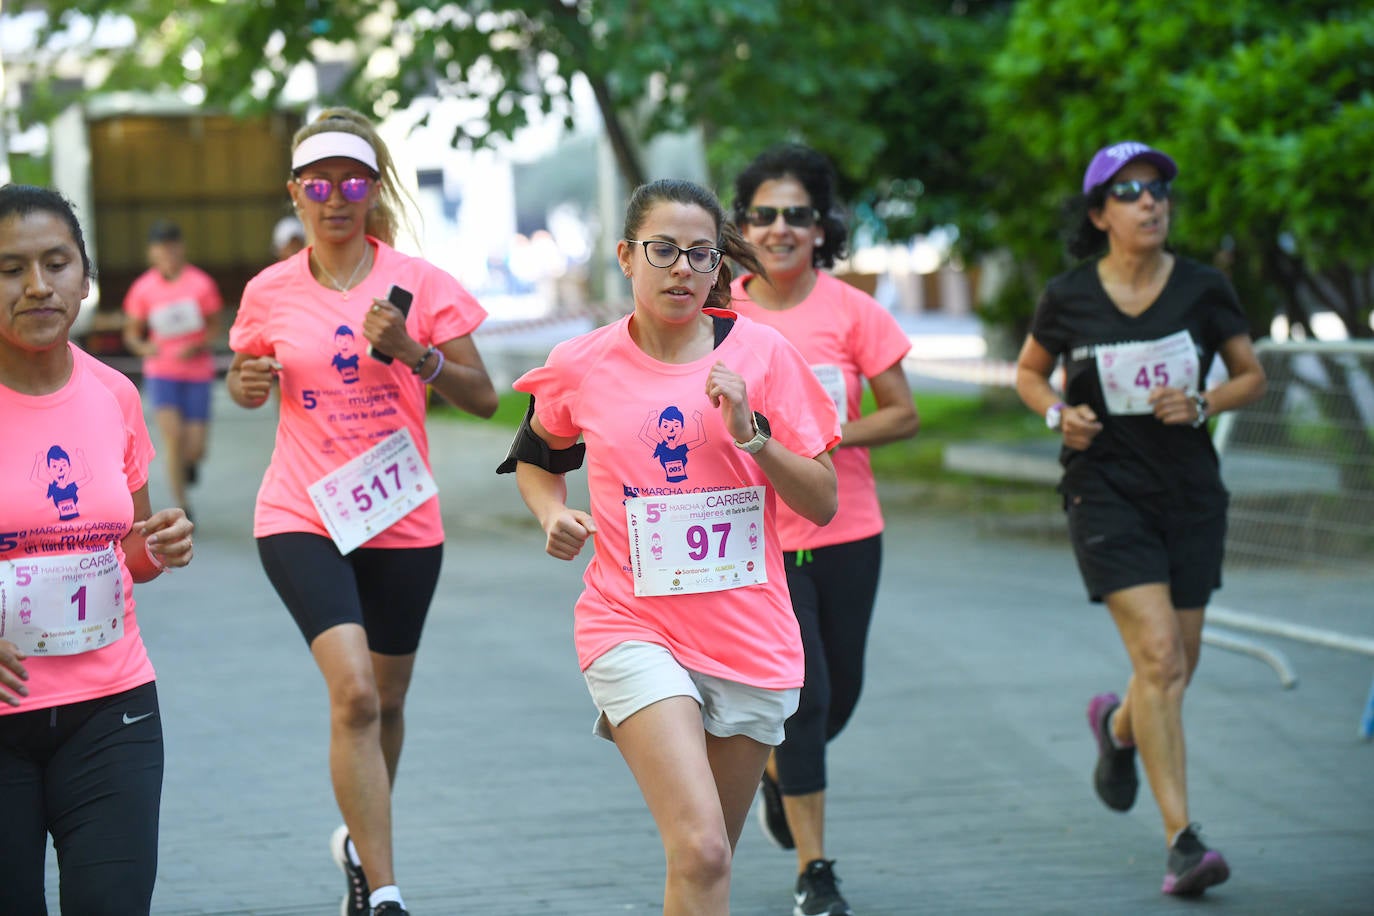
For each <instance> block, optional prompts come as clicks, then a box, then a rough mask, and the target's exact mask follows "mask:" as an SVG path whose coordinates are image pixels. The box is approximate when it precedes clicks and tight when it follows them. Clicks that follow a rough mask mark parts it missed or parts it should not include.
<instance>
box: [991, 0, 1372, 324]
mask: <svg viewBox="0 0 1374 916" xmlns="http://www.w3.org/2000/svg"><path fill="white" fill-rule="evenodd" d="M982 103H983V105H984V106H985V112H986V116H987V123H988V125H989V127H988V133H987V136H986V140H985V142H984V144H983V145H982V147H981V149H980V155H979V167H980V168H981V169H982V170H983V171H984V172H985V174H987V175H989V176H993V178H994V181H993V182H992V184H991V189H992V190H991V193H990V194H989V196H988V198H987V201H986V203H987V204H988V206H989V208H990V210H991V211H992V212H993V213H994V214H995V218H996V224H995V227H994V232H993V237H994V239H995V240H996V241H997V242H998V243H1000V244H1002V245H1005V246H1006V247H1007V248H1008V249H1010V250H1011V251H1012V252H1013V253H1014V255H1015V257H1016V259H1017V263H1018V266H1019V267H1020V272H1019V273H1018V275H1017V283H1016V284H1014V285H1013V287H1012V288H1010V289H1009V290H1008V292H1007V297H1006V298H1005V299H1004V301H1003V302H1002V303H1001V305H1002V306H1003V311H1002V313H1001V314H1002V316H1003V317H1007V318H1024V317H1025V316H1026V315H1027V314H1028V313H1029V311H1030V308H1031V306H1032V304H1033V302H1034V297H1035V294H1036V291H1038V289H1039V288H1040V287H1041V286H1042V285H1043V283H1044V281H1045V280H1046V279H1047V278H1048V276H1049V275H1050V274H1052V273H1055V272H1058V271H1059V270H1062V269H1063V268H1064V267H1065V266H1066V262H1065V260H1064V258H1065V255H1064V246H1063V244H1062V234H1061V230H1062V229H1063V226H1062V221H1061V220H1060V219H1059V218H1058V217H1059V214H1060V207H1061V205H1062V204H1063V202H1064V199H1065V198H1066V197H1068V196H1069V195H1070V194H1072V193H1073V192H1075V191H1077V190H1078V189H1079V187H1080V183H1081V180H1082V173H1083V169H1084V168H1085V166H1086V164H1087V160H1088V158H1089V157H1090V156H1091V155H1092V152H1093V151H1094V150H1096V149H1097V148H1099V147H1101V146H1103V145H1105V144H1106V143H1109V142H1113V141H1116V140H1122V139H1137V140H1142V141H1144V142H1147V143H1150V144H1152V145H1155V146H1158V147H1160V148H1161V149H1164V150H1165V151H1168V152H1170V153H1171V154H1173V155H1174V156H1175V157H1176V158H1177V159H1178V161H1179V166H1180V174H1179V178H1178V180H1177V181H1176V182H1175V188H1176V190H1177V192H1178V193H1177V214H1176V218H1175V222H1174V230H1173V241H1174V242H1175V243H1176V244H1177V245H1178V246H1179V247H1180V248H1181V249H1183V250H1184V251H1185V252H1187V253H1189V254H1192V255H1194V256H1197V257H1199V258H1201V259H1203V260H1209V261H1210V260H1215V261H1217V262H1218V263H1221V264H1223V265H1224V266H1227V267H1228V268H1229V269H1230V270H1231V273H1232V277H1233V279H1234V280H1235V281H1236V285H1237V287H1238V289H1239V290H1240V292H1241V294H1242V299H1243V300H1244V301H1245V303H1246V306H1247V308H1248V309H1249V310H1250V314H1251V317H1252V320H1253V323H1254V325H1255V327H1256V328H1257V329H1263V328H1267V327H1268V324H1269V321H1270V319H1271V318H1272V317H1273V315H1274V313H1275V311H1276V309H1279V308H1282V309H1285V310H1286V311H1287V312H1288V314H1289V315H1290V317H1292V318H1295V319H1297V320H1302V319H1303V317H1304V316H1306V315H1307V314H1308V312H1309V311H1310V310H1311V309H1313V308H1326V309H1331V310H1333V311H1336V312H1337V313H1338V314H1339V315H1340V316H1341V317H1342V319H1344V320H1345V322H1346V324H1347V327H1348V328H1349V331H1350V333H1351V334H1352V335H1359V336H1369V333H1370V329H1369V309H1370V301H1371V295H1370V294H1371V289H1370V278H1371V271H1372V270H1374V220H1370V219H1369V217H1368V213H1367V204H1361V203H1360V202H1361V201H1369V200H1371V199H1374V197H1371V190H1374V184H1372V182H1374V177H1371V173H1370V170H1369V168H1368V166H1367V164H1368V163H1369V162H1370V161H1371V160H1374V11H1371V10H1370V8H1369V6H1368V5H1367V4H1359V3H1335V2H1305V3H1301V4H1295V3H1287V2H1283V0H1273V2H1239V0H1236V2H1221V3H1218V2H1215V0H1183V2H1176V3H1172V4H1168V5H1156V4H1145V3H1131V2H1110V0H1109V2H1103V0H1023V2H1020V3H1018V4H1017V5H1016V7H1015V11H1014V14H1013V16H1012V19H1011V22H1010V24H1009V27H1008V31H1007V37H1006V41H1005V44H1004V45H1003V46H1002V48H1001V50H1000V52H999V53H998V54H997V55H996V56H995V58H994V59H993V61H992V65H991V68H990V71H989V73H988V79H987V81H986V83H985V84H984V91H983V93H982Z"/></svg>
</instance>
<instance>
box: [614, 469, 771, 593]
mask: <svg viewBox="0 0 1374 916" xmlns="http://www.w3.org/2000/svg"><path fill="white" fill-rule="evenodd" d="M764 492H765V490H764V488H763V487H740V488H738V489H734V490H716V491H714V492H711V493H683V494H680V495H676V496H653V497H647V496H636V497H633V498H631V499H627V500H625V518H626V521H627V522H628V525H629V527H628V529H627V530H628V532H629V536H630V568H631V570H632V571H633V574H634V582H635V594H636V595H638V596H645V595H691V594H699V593H701V592H718V591H723V590H725V589H729V588H739V587H740V586H742V585H759V584H761V583H764V582H767V581H768V571H767V569H766V568H765V567H766V564H765V563H764V528H763V506H764Z"/></svg>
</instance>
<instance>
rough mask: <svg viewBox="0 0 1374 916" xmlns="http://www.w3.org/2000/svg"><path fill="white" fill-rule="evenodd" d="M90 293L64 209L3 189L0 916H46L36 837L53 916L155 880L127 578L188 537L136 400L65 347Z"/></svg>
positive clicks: (44, 196) (147, 698) (148, 762)
mask: <svg viewBox="0 0 1374 916" xmlns="http://www.w3.org/2000/svg"><path fill="white" fill-rule="evenodd" d="M90 290H91V262H90V258H89V257H88V255H87V252H86V243H85V240H84V238H83V236H82V232H81V226H80V224H79V223H78V222H77V219H76V215H75V213H73V212H72V207H71V204H70V203H68V202H67V201H66V200H65V199H64V198H63V197H62V196H61V195H59V194H57V193H56V192H54V191H51V190H48V189H47V188H37V187H31V186H28V185H16V184H7V185H4V186H3V187H0V429H3V430H4V433H5V448H4V449H3V450H0V481H3V483H0V505H3V507H4V511H3V515H2V516H0V812H3V818H4V824H3V827H0V913H6V914H25V916H28V914H35V913H46V912H48V909H47V904H46V902H45V892H44V858H45V857H46V855H47V845H48V837H49V836H51V837H52V845H53V848H54V849H55V850H56V851H57V862H58V869H59V873H60V874H59V883H60V898H61V904H62V911H63V912H64V913H89V914H120V916H125V914H130V916H137V914H146V913H148V912H149V908H150V906H151V902H152V896H153V886H154V883H155V881H156V879H157V842H158V816H159V807H160V803H161V797H162V772H163V740H162V716H161V713H160V709H159V705H158V691H157V681H156V675H155V673H154V671H153V666H152V663H151V662H149V660H148V652H147V649H146V647H145V646H144V643H143V636H142V633H141V631H140V629H139V620H138V618H137V616H136V615H135V613H134V611H135V602H134V585H135V583H140V584H141V583H144V582H149V581H151V580H153V579H155V578H157V577H158V576H160V575H162V573H164V572H166V571H168V570H171V569H173V568H176V567H182V566H186V565H187V564H188V563H190V562H191V557H192V554H193V553H194V547H193V544H192V537H191V534H192V530H193V526H192V524H191V521H190V519H188V518H187V517H186V513H185V511H184V510H182V509H180V508H172V509H162V510H160V511H158V512H153V511H152V507H151V506H150V505H149V499H148V470H149V465H150V463H151V461H152V458H153V445H152V441H151V439H150V438H149V436H148V427H147V425H146V424H145V422H144V420H143V407H142V405H141V404H140V402H139V397H138V389H136V388H135V387H134V385H133V383H132V382H130V381H129V380H128V379H127V378H126V377H125V376H124V375H122V374H121V373H120V372H118V371H116V370H114V369H111V368H110V367H109V366H106V365H105V364H104V363H101V362H100V361H98V360H96V359H95V358H93V357H91V356H89V355H87V354H86V353H85V352H84V351H83V350H81V349H80V348H79V347H77V346H75V345H74V344H72V342H71V340H70V337H69V335H70V332H71V327H72V323H73V322H74V321H75V320H76V317H77V314H78V312H79V311H80V309H81V302H82V300H83V299H85V298H86V296H87V295H89V293H90ZM140 610H141V609H140ZM168 610H171V609H170V608H169V609H168ZM186 610H187V611H192V610H194V609H192V608H187V609H186ZM203 625H206V626H211V625H212V624H209V623H208V622H204V623H203Z"/></svg>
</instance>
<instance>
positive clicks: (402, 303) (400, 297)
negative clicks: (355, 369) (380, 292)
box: [367, 283, 415, 364]
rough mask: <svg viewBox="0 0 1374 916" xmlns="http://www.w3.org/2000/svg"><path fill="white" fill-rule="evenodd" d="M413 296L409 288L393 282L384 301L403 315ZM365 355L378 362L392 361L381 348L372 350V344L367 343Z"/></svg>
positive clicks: (407, 312) (408, 308)
mask: <svg viewBox="0 0 1374 916" xmlns="http://www.w3.org/2000/svg"><path fill="white" fill-rule="evenodd" d="M413 298H415V297H414V296H412V295H411V294H410V290H408V289H401V288H400V287H399V286H397V285H396V284H395V283H393V284H391V289H389V290H387V291H386V301H387V302H390V303H391V304H392V305H394V306H396V308H398V309H400V310H401V315H403V316H405V315H409V314H410V301H411V300H412V299H413ZM367 355H368V356H370V357H372V358H373V359H375V360H376V361H377V362H379V363H388V364H390V363H391V362H392V361H393V358H392V356H391V355H390V354H389V353H383V352H382V351H381V350H374V349H373V348H372V344H368V345H367Z"/></svg>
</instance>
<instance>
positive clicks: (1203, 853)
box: [1161, 824, 1231, 897]
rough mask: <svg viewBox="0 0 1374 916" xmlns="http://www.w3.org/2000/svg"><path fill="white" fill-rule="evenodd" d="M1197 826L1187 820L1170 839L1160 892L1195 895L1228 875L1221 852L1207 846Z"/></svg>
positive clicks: (1227, 866) (1229, 868) (1228, 867)
mask: <svg viewBox="0 0 1374 916" xmlns="http://www.w3.org/2000/svg"><path fill="white" fill-rule="evenodd" d="M1201 830H1202V828H1201V827H1199V826H1198V825H1197V824H1189V825H1188V828H1187V829H1186V830H1184V831H1183V832H1182V833H1180V834H1179V835H1178V839H1176V840H1174V845H1173V846H1172V847H1170V849H1169V864H1168V867H1167V868H1166V869H1165V872H1164V887H1163V888H1161V890H1163V892H1164V893H1166V894H1174V895H1175V896H1178V897H1196V896H1198V895H1200V894H1201V893H1202V892H1203V891H1205V890H1207V888H1209V887H1212V886H1213V885H1217V884H1221V883H1222V882H1223V881H1225V880H1226V879H1227V878H1229V877H1231V867H1230V866H1229V865H1227V864H1226V859H1225V858H1223V857H1222V855H1221V853H1219V852H1217V851H1216V850H1215V849H1208V848H1207V847H1206V846H1204V845H1203V844H1202V840H1200V839H1198V833H1200V832H1201Z"/></svg>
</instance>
